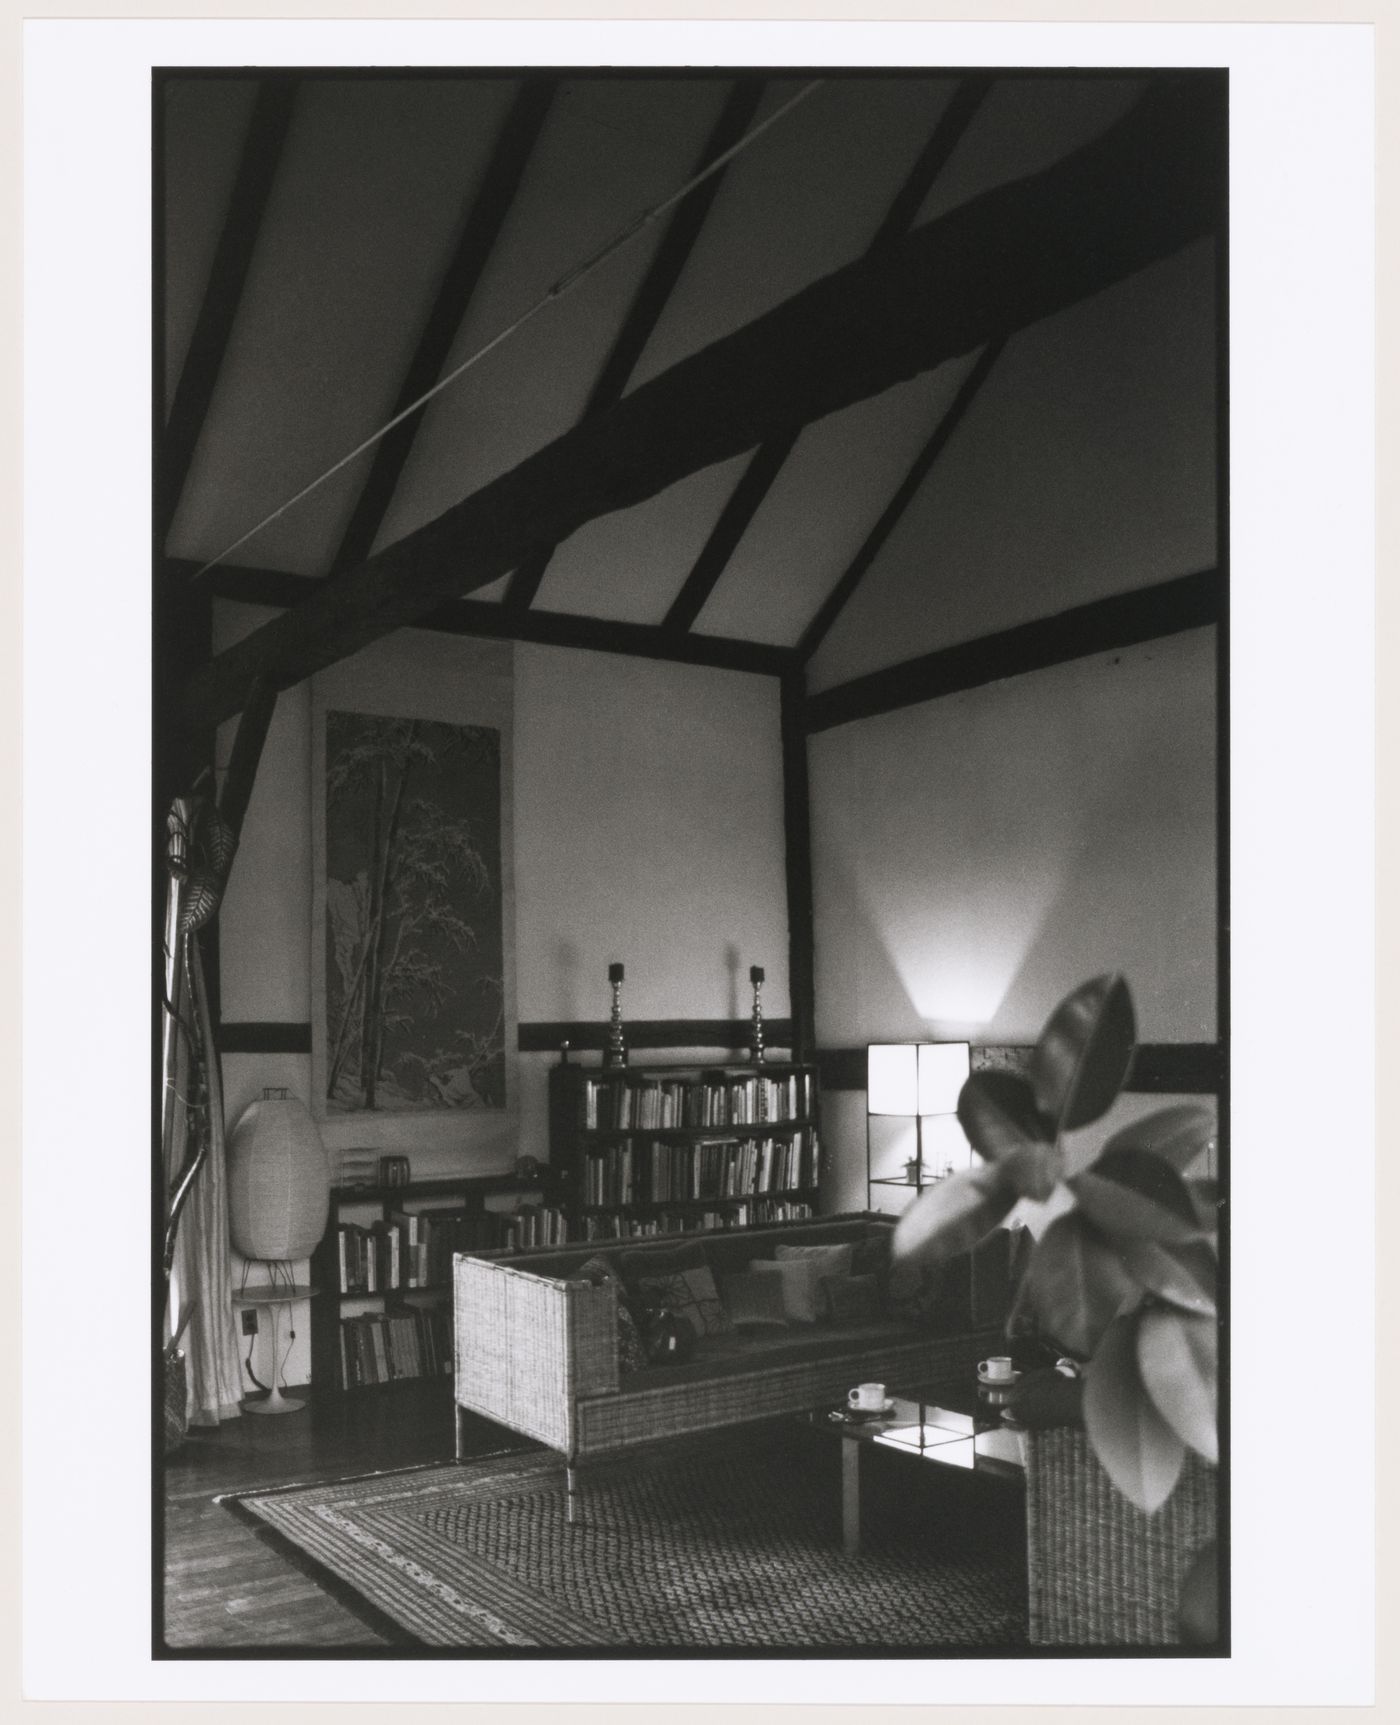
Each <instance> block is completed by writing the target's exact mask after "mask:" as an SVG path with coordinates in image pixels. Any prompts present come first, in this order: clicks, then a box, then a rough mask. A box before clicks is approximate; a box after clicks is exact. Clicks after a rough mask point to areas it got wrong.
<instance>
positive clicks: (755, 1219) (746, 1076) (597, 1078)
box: [549, 1061, 821, 1240]
mask: <svg viewBox="0 0 1400 1725" xmlns="http://www.w3.org/2000/svg"><path fill="white" fill-rule="evenodd" d="M817 1115H818V1095H817V1072H816V1068H815V1067H814V1066H811V1065H806V1064H802V1063H798V1062H789V1061H773V1062H765V1063H764V1064H763V1065H762V1066H755V1065H752V1064H747V1063H744V1064H735V1065H699V1066H696V1065H691V1066H626V1067H613V1068H606V1069H605V1068H602V1067H598V1066H583V1065H580V1064H577V1063H574V1062H570V1061H562V1062H560V1064H559V1065H557V1066H555V1067H554V1068H553V1069H552V1070H551V1072H550V1077H549V1128H550V1130H549V1141H550V1166H551V1168H552V1169H553V1171H554V1172H555V1174H556V1176H557V1178H558V1181H559V1195H560V1202H561V1203H562V1204H563V1206H564V1209H565V1211H566V1213H567V1215H568V1217H569V1232H570V1235H571V1237H573V1238H577V1239H582V1240H590V1239H596V1240H611V1239H626V1238H631V1237H634V1236H642V1235H648V1234H678V1233H685V1232H689V1231H691V1230H694V1229H700V1228H716V1227H719V1228H723V1227H747V1226H754V1225H759V1224H771V1223H776V1222H784V1221H797V1220H801V1219H803V1218H805V1217H807V1216H811V1215H815V1214H816V1213H817V1203H818V1194H819V1188H820V1183H821V1146H820V1139H819V1136H818V1119H817Z"/></svg>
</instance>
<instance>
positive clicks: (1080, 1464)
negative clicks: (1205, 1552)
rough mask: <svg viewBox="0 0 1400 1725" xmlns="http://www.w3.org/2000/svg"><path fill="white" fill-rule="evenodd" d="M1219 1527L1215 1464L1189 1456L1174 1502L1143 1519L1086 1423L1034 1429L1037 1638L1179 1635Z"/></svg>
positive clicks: (1097, 1642)
mask: <svg viewBox="0 0 1400 1725" xmlns="http://www.w3.org/2000/svg"><path fill="white" fill-rule="evenodd" d="M1216 1531H1217V1528H1216V1489H1215V1469H1214V1468H1212V1467H1209V1466H1207V1464H1206V1463H1205V1462H1203V1461H1201V1460H1200V1458H1199V1457H1198V1456H1194V1455H1188V1456H1187V1458H1186V1462H1185V1465H1184V1466H1183V1468H1182V1471H1181V1477H1180V1479H1179V1480H1178V1482H1177V1486H1176V1489H1175V1490H1174V1491H1173V1492H1172V1494H1171V1496H1170V1497H1169V1498H1168V1499H1167V1502H1166V1503H1165V1504H1164V1505H1163V1506H1162V1507H1161V1508H1160V1509H1159V1510H1157V1511H1155V1512H1154V1513H1153V1514H1152V1515H1145V1514H1144V1513H1143V1512H1142V1511H1141V1510H1139V1509H1136V1508H1135V1507H1134V1506H1133V1505H1132V1504H1131V1503H1129V1501H1128V1500H1127V1498H1125V1497H1124V1496H1123V1494H1122V1493H1121V1492H1120V1491H1119V1490H1118V1489H1117V1488H1116V1487H1115V1486H1114V1485H1113V1483H1112V1481H1111V1480H1110V1479H1109V1477H1108V1475H1107V1474H1106V1473H1105V1472H1104V1470H1103V1468H1102V1466H1101V1465H1100V1463H1099V1461H1098V1459H1097V1458H1096V1457H1095V1455H1094V1453H1093V1451H1092V1449H1091V1448H1090V1447H1089V1441H1088V1438H1087V1437H1086V1436H1085V1434H1084V1432H1083V1430H1082V1429H1081V1428H1079V1427H1068V1426H1065V1427H1055V1428H1053V1429H1050V1430H1043V1431H1031V1432H1028V1433H1027V1434H1026V1553H1027V1567H1028V1570H1029V1583H1030V1639H1031V1641H1032V1642H1034V1643H1037V1644H1040V1645H1045V1644H1050V1643H1060V1644H1070V1643H1073V1644H1080V1645H1088V1646H1101V1645H1114V1646H1134V1645H1136V1646H1156V1645H1162V1644H1168V1643H1172V1642H1175V1641H1177V1640H1178V1639H1179V1636H1180V1628H1179V1619H1180V1605H1181V1588H1182V1583H1183V1581H1184V1580H1185V1577H1186V1572H1187V1570H1188V1569H1189V1568H1190V1566H1191V1564H1192V1562H1193V1560H1194V1559H1195V1557H1196V1554H1197V1553H1198V1552H1199V1551H1200V1549H1201V1547H1202V1546H1203V1545H1205V1544H1206V1542H1207V1541H1208V1540H1211V1539H1214V1538H1215V1537H1216Z"/></svg>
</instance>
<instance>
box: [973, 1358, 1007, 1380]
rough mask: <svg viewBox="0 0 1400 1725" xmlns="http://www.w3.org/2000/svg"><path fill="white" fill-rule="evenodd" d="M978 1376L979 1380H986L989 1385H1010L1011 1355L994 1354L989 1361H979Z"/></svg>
mask: <svg viewBox="0 0 1400 1725" xmlns="http://www.w3.org/2000/svg"><path fill="white" fill-rule="evenodd" d="M977 1375H978V1377H979V1378H986V1379H987V1381H988V1382H989V1383H993V1384H1004V1383H1010V1382H1011V1356H1010V1354H993V1355H992V1357H991V1359H989V1360H978V1362H977Z"/></svg>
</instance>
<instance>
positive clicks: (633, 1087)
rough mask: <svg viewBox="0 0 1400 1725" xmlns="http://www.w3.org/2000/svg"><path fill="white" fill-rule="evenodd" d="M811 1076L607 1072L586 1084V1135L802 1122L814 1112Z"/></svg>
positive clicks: (796, 1073)
mask: <svg viewBox="0 0 1400 1725" xmlns="http://www.w3.org/2000/svg"><path fill="white" fill-rule="evenodd" d="M812 1082H813V1077H812V1074H811V1073H810V1072H788V1073H776V1074H774V1073H766V1072H764V1073H760V1072H751V1073H739V1074H735V1073H705V1074H702V1075H694V1074H692V1075H691V1076H689V1077H685V1078H645V1077H637V1078H633V1077H629V1076H628V1075H626V1074H624V1073H609V1074H607V1075H606V1076H602V1077H597V1078H593V1077H589V1078H587V1079H585V1081H584V1084H583V1091H582V1096H581V1105H582V1111H583V1119H582V1125H583V1127H584V1129H585V1131H590V1132H599V1131H602V1132H608V1131H614V1132H618V1131H629V1130H636V1131H642V1132H646V1131H658V1132H662V1131H666V1130H668V1129H671V1128H675V1127H681V1126H700V1127H704V1126H753V1125H756V1124H759V1123H761V1122H763V1121H765V1120H804V1119H806V1118H807V1117H808V1116H809V1115H810V1114H811V1112H812Z"/></svg>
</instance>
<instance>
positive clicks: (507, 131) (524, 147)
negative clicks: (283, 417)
mask: <svg viewBox="0 0 1400 1725" xmlns="http://www.w3.org/2000/svg"><path fill="white" fill-rule="evenodd" d="M557 84H558V81H557V80H556V79H554V78H534V77H527V78H526V79H524V81H523V82H522V83H521V86H520V89H519V91H518V92H517V93H516V97H515V100H514V101H513V102H512V103H511V106H510V109H509V111H508V112H507V114H506V117H505V119H504V120H503V121H502V122H501V129H500V132H499V134H498V135H497V138H496V143H495V148H494V149H493V150H492V152H491V160H490V161H489V162H488V163H487V166H486V172H485V174H484V175H483V176H482V180H481V184H480V185H479V186H478V187H477V190H476V195H475V197H474V198H473V199H472V202H471V208H470V210H469V211H468V212H467V215H466V219H465V220H464V222H463V224H462V231H461V234H460V236H459V238H458V241H457V246H456V249H455V251H454V252H453V254H452V258H451V260H450V261H449V263H448V265H447V269H446V270H445V272H444V273H443V277H442V281H441V283H440V284H439V286H438V291H437V297H436V298H435V299H434V301H433V306H432V310H431V311H430V312H429V313H428V319H427V322H426V323H425V324H424V325H423V331H422V334H421V335H420V336H419V338H418V346H417V348H416V349H415V351H414V354H413V358H412V359H411V360H410V361H409V364H408V370H407V371H406V372H405V374H404V379H403V383H402V384H401V386H400V388H399V393H398V397H397V399H396V401H395V402H394V410H393V413H392V414H391V415H390V417H391V418H397V417H398V415H399V414H401V413H403V412H404V411H405V409H407V408H408V407H410V406H411V405H412V404H413V403H414V402H415V401H417V400H418V398H419V396H421V395H423V394H424V393H425V392H426V391H427V390H430V389H431V388H432V387H433V385H434V384H435V383H436V382H437V381H438V379H439V378H440V377H441V376H442V369H443V367H444V365H446V363H447V359H448V355H449V354H450V353H451V352H452V344H453V342H454V341H455V340H456V338H457V332H458V331H459V330H460V329H461V327H462V320H463V318H464V317H465V316H466V314H467V309H468V307H469V306H470V305H471V302H472V296H473V295H474V294H475V293H476V290H477V285H478V284H479V282H480V281H481V277H482V272H483V271H484V270H485V268H486V264H487V260H488V259H489V258H490V256H491V253H492V252H493V251H494V249H495V246H496V241H497V239H498V238H499V237H500V232H501V228H502V226H503V225H504V222H505V219H506V215H507V213H508V211H509V210H510V207H511V205H512V204H513V203H514V201H515V197H516V194H517V193H518V192H519V190H520V182H521V180H522V178H523V177H524V174H525V169H526V167H527V166H528V164H529V161H530V156H531V154H532V153H533V151H534V148H535V145H536V143H537V142H538V141H539V136H540V133H541V131H543V129H544V123H545V120H546V119H547V118H548V115H549V109H550V104H551V103H552V102H553V100H554V93H555V90H556V88H557ZM423 417H424V416H423V413H422V412H421V411H420V412H418V413H415V414H412V415H411V416H410V417H409V418H408V419H405V420H404V421H403V422H402V424H400V425H396V426H395V427H394V429H393V430H392V431H390V432H388V433H387V434H386V435H385V436H384V437H382V438H380V440H379V443H378V445H377V446H376V448H375V451H374V461H373V463H372V465H371V467H370V470H369V473H368V475H367V476H366V479H365V483H364V489H363V490H362V491H361V492H360V495H359V498H358V499H357V501H356V503H355V508H354V511H353V512H352V514H351V516H350V521H349V524H348V525H347V527H346V529H345V533H344V536H343V538H342V539H341V542H340V549H339V550H338V551H337V552H336V555H335V562H334V565H333V568H334V569H335V570H336V571H339V570H341V569H347V568H352V567H353V566H354V565H355V564H357V563H362V562H363V561H364V560H365V558H366V557H368V556H369V554H370V551H371V550H372V549H373V547H374V541H375V539H376V537H377V536H378V533H379V529H380V528H381V527H382V526H383V524H384V517H385V515H386V514H387V513H388V511H389V505H390V504H391V503H392V502H393V500H394V493H395V491H396V490H397V489H398V483H399V479H400V476H401V475H402V473H403V470H404V467H405V465H406V464H407V461H408V458H409V454H410V453H411V451H412V449H413V444H414V440H415V439H416V437H417V436H418V432H419V428H420V427H421V426H422V424H423Z"/></svg>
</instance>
